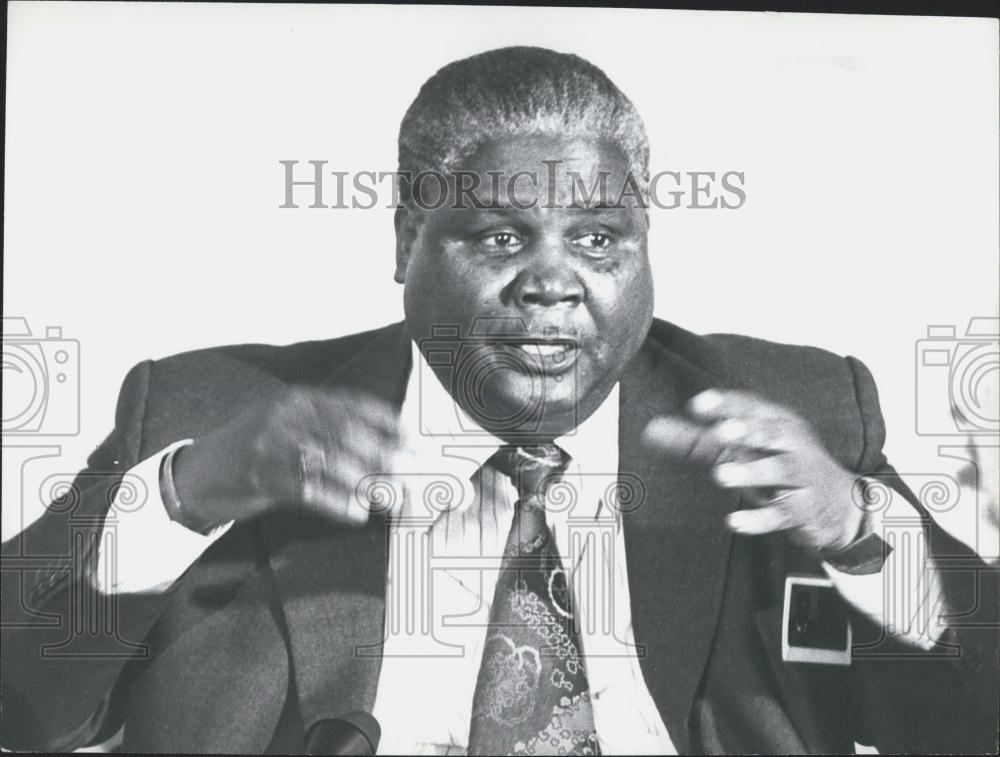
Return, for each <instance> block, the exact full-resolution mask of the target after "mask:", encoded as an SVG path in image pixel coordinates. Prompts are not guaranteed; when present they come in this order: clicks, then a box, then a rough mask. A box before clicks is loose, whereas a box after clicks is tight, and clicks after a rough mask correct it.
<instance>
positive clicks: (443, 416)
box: [2, 48, 997, 753]
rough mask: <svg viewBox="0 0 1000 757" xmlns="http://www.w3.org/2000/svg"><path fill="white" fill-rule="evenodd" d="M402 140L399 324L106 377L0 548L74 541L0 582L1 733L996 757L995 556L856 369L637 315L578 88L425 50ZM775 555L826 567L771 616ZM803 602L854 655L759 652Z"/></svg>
mask: <svg viewBox="0 0 1000 757" xmlns="http://www.w3.org/2000/svg"><path fill="white" fill-rule="evenodd" d="M399 148H400V149H399V156H400V173H401V183H400V189H401V193H400V197H401V206H400V207H399V209H398V211H397V213H396V238H397V248H396V274H395V277H396V280H397V281H398V282H400V283H401V284H403V286H404V304H405V312H406V320H405V323H402V324H396V325H392V326H388V327H386V328H384V329H379V330H377V331H374V332H368V333H362V334H355V335H352V336H348V337H344V338H340V339H334V340H330V341H326V342H314V343H303V344H296V345H291V346H288V347H268V346H263V345H242V346H234V347H223V348H215V349H209V350H204V351H199V352H194V353H189V354H185V355H179V356H175V357H172V358H168V359H165V360H161V361H158V362H155V363H154V362H145V363H142V364H140V365H138V366H136V367H135V368H134V369H133V370H132V372H131V373H130V374H129V376H128V377H126V379H125V382H124V384H123V387H122V392H121V396H120V399H119V404H118V410H117V416H116V425H115V430H114V431H113V432H112V434H111V435H110V436H109V437H108V439H107V440H106V441H105V443H104V444H103V445H102V446H101V447H100V448H99V449H98V450H97V451H96V452H95V453H94V455H93V457H92V459H91V460H90V461H89V468H88V470H87V471H84V472H83V473H82V474H81V477H80V482H81V490H80V492H79V501H78V502H76V503H72V506H70V505H67V504H66V503H54V504H59V506H58V507H56V506H53V507H52V508H51V509H50V512H49V513H47V514H46V515H45V516H44V517H43V518H42V519H41V520H40V521H39V522H37V523H35V524H34V525H32V526H31V527H30V528H28V529H27V530H26V531H25V532H24V533H23V534H22V535H21V536H20V537H18V538H17V539H15V540H13V541H12V542H11V543H10V544H8V545H6V546H5V550H7V551H6V552H5V554H6V555H64V554H73V555H74V559H73V561H72V564H71V565H67V566H65V567H64V566H63V565H62V563H60V562H59V561H58V560H53V563H52V567H51V569H49V570H41V571H37V572H32V573H26V574H22V573H18V572H16V571H13V570H12V571H7V572H6V573H5V575H4V581H5V583H4V611H5V613H7V612H8V608H11V607H14V608H17V609H18V610H19V611H20V616H21V618H22V622H20V623H18V624H17V626H16V627H12V628H11V629H10V630H9V632H7V633H5V638H4V646H3V662H4V674H3V705H4V711H3V715H4V717H3V733H2V742H3V744H4V745H5V746H11V747H22V748H39V749H67V748H73V747H78V746H82V745H84V744H88V743H95V742H97V741H100V740H102V739H104V738H107V736H109V735H110V734H112V733H114V732H115V731H117V730H118V729H119V728H121V727H122V726H124V746H125V748H126V749H130V750H137V751H171V752H186V751H208V752H213V751H221V752H261V751H274V752H295V751H300V750H302V749H303V748H304V745H305V744H306V743H307V742H309V741H310V735H311V734H314V733H315V728H316V725H317V723H322V722H323V721H324V720H325V719H328V718H335V717H337V716H341V715H344V714H345V713H351V712H363V713H371V714H373V715H374V716H375V718H376V719H377V720H378V722H379V723H380V725H381V731H382V740H381V743H380V745H379V749H380V751H381V752H383V753H393V752H414V751H417V752H426V753H451V752H454V753H461V752H463V751H468V752H469V753H498V752H503V753H525V752H527V753H593V752H596V751H602V752H604V753H618V752H630V751H631V752H646V753H656V752H662V753H671V752H680V753H687V752H712V753H726V752H804V751H835V752H841V751H850V750H851V749H852V748H853V746H854V744H855V743H862V744H873V745H875V746H876V747H877V748H879V749H880V750H882V751H980V752H988V751H995V750H996V748H997V742H996V734H995V730H996V728H995V726H996V718H995V716H996V706H997V692H996V682H995V678H996V673H997V658H996V634H995V628H996V620H997V601H996V600H997V596H996V591H995V578H996V576H995V574H991V573H989V572H986V571H985V570H984V568H985V566H983V565H982V563H981V562H979V561H978V559H977V558H976V557H975V555H974V554H972V553H971V552H970V551H969V550H967V549H966V548H964V547H963V546H962V545H960V544H959V543H957V542H955V541H954V540H952V539H950V538H949V537H948V536H947V534H945V533H944V532H943V531H941V530H940V529H939V528H938V527H937V526H936V525H935V524H934V523H933V521H931V520H930V518H929V517H927V514H926V512H925V511H924V510H923V509H922V508H921V507H920V506H919V504H918V503H917V502H916V500H915V498H914V497H913V496H912V495H911V494H910V493H909V492H908V491H907V490H906V488H905V486H904V485H903V484H902V483H901V482H900V481H899V480H898V479H897V478H896V477H895V476H894V473H893V471H892V468H891V467H889V465H888V463H887V462H886V460H885V458H884V456H883V454H882V452H881V447H882V442H883V439H884V428H883V424H882V419H881V415H880V412H879V408H878V401H877V397H876V392H875V387H874V384H873V381H872V378H871V376H870V374H869V373H868V371H867V369H865V367H864V366H863V365H861V364H860V363H859V362H858V361H857V360H854V359H853V358H847V359H846V360H845V359H842V358H839V357H836V356H833V355H830V354H828V353H825V352H822V351H820V350H816V349H812V348H805V347H789V346H782V345H776V344H770V343H766V342H762V341H759V340H753V339H749V338H746V337H737V336H710V337H700V336H695V335H693V334H690V333H688V332H686V331H684V330H682V329H680V328H678V327H676V326H673V325H671V324H668V323H665V322H663V321H659V320H656V319H654V318H653V317H652V313H653V292H652V283H651V275H650V269H649V261H648V256H647V249H646V231H647V226H648V216H647V214H646V208H645V207H644V205H645V203H644V202H643V198H644V193H645V191H646V188H645V182H646V181H647V180H648V146H647V142H646V135H645V131H644V127H643V125H642V121H641V119H640V117H639V115H638V114H637V112H636V111H635V108H634V107H633V106H632V104H631V102H630V101H629V100H628V99H627V98H626V97H625V96H624V95H623V94H622V93H621V92H620V91H619V90H618V88H617V87H615V85H614V84H613V83H612V82H611V81H609V80H608V78H607V77H606V76H605V75H604V74H603V72H601V71H600V70H598V69H597V68H595V67H594V66H593V65H591V64H589V63H588V62H586V61H584V60H582V59H580V58H578V57H576V56H571V55H563V54H558V53H555V52H552V51H549V50H543V49H535V48H506V49H501V50H493V51H490V52H487V53H483V54H481V55H477V56H473V57H472V58H469V59H466V60H462V61H458V62H455V63H452V64H450V65H448V66H446V67H445V68H443V69H442V70H441V71H439V72H438V73H437V74H435V76H433V77H432V78H431V79H430V80H428V81H427V82H426V83H425V84H424V86H423V87H422V89H421V91H420V93H419V94H418V96H417V98H416V100H415V101H414V103H413V104H412V106H411V107H410V109H409V111H408V112H407V114H406V116H405V118H404V119H403V123H402V126H401V129H400V137H399ZM428 176H430V177H431V180H427V181H425V180H423V179H426V178H427V177H428ZM435 176H441V177H446V179H447V180H446V181H444V182H443V183H441V182H436V181H434V180H433V178H434V177H435ZM421 177H422V178H421ZM595 187H596V190H595V189H594V188H595ZM581 188H583V189H586V190H587V191H586V192H585V193H581V192H580V190H581ZM498 189H499V191H498ZM435 193H437V196H435ZM584 194H585V195H586V198H584V197H583V195H584ZM442 200H443V201H442ZM365 254H368V251H365ZM706 294H709V293H706ZM98 474H100V475H98ZM400 482H401V483H400ZM127 484H128V485H131V486H135V487H142V486H145V487H146V489H147V490H148V498H147V500H146V501H145V504H144V505H143V506H142V507H139V508H138V509H131V510H130V508H129V507H128V506H127V501H126V499H127V498H123V491H124V490H125V486H126V485H127ZM886 484H889V485H891V486H892V487H893V490H889V489H888V488H887V487H886ZM442 485H444V486H445V487H446V488H447V489H448V490H449V492H448V494H449V496H446V497H443V498H442V496H441V491H442V489H441V486H442ZM567 486H568V488H567ZM119 487H120V488H119ZM560 487H562V488H560ZM892 491H894V492H895V495H894V496H896V497H899V496H903V497H906V498H907V499H909V500H910V501H911V502H912V507H913V514H914V521H915V522H917V523H918V526H917V531H918V533H919V537H920V538H922V539H925V540H926V544H927V545H928V549H929V552H930V554H931V555H932V562H931V569H930V570H928V571H926V572H924V573H923V574H922V575H921V577H920V578H919V580H918V579H916V578H913V577H911V576H908V575H905V574H902V573H901V572H900V571H895V572H892V571H890V570H889V568H890V566H891V564H892V561H893V560H894V559H895V556H896V555H897V553H899V552H900V551H901V550H893V551H892V552H890V553H889V554H888V555H887V552H888V550H887V549H886V545H885V543H884V542H883V541H882V540H881V538H880V536H879V533H877V532H878V531H879V530H880V525H879V523H878V522H877V518H876V517H874V516H873V515H872V513H870V512H868V509H871V508H866V507H865V505H866V504H869V503H870V502H871V501H872V500H874V499H876V497H875V496H873V494H872V493H873V492H874V493H876V494H878V493H881V494H882V495H885V496H890V495H891V494H892ZM567 503H568V504H567ZM587 529H591V530H590V531H588V530H587ZM589 533H593V534H595V536H594V538H590V537H589V536H588V534H589ZM70 544H76V545H78V546H79V548H78V549H77V550H76V552H72V553H71V552H69V551H68V545H70ZM7 564H8V565H10V566H12V567H16V565H17V564H16V563H13V562H11V561H10V560H8V563H7ZM947 565H950V566H951V568H952V569H951V570H946V569H945V568H946V566H947ZM955 566H958V569H955ZM8 573H9V575H8ZM798 574H806V575H808V576H812V577H813V578H820V579H822V578H824V577H825V576H827V575H829V576H830V577H831V580H832V582H833V585H834V586H835V587H836V588H835V589H834V590H832V594H831V593H829V592H828V593H827V594H823V595H822V597H825V599H823V598H821V595H820V594H817V593H812V594H810V593H806V594H802V593H799V595H798V596H799V597H802V596H805V597H806V599H805V600H799V599H796V601H795V603H794V607H795V608H797V609H796V610H795V611H794V613H799V615H798V616H796V617H791V616H790V617H788V618H786V617H785V609H784V607H785V604H787V603H786V598H787V597H788V596H790V595H789V594H788V592H790V591H792V589H790V588H788V587H787V586H786V583H787V579H788V577H789V576H793V577H794V576H795V575H798ZM8 579H9V580H8ZM896 591H902V592H910V593H913V595H914V596H915V597H917V600H916V601H918V602H922V603H924V605H923V609H924V610H925V611H926V615H927V618H928V621H927V623H926V624H924V626H922V627H921V628H919V629H914V628H913V627H912V626H911V624H909V623H907V622H903V623H897V622H896V621H895V620H893V619H891V618H888V617H886V616H885V609H884V608H885V605H886V603H885V602H884V601H882V600H884V593H885V592H896ZM831 596H832V598H833V599H832V604H831V599H830V598H831ZM872 596H875V597H876V600H875V601H872V600H871V597H872ZM879 597H881V598H882V599H881V600H880V599H879ZM22 598H23V601H22ZM810 603H816V604H817V606H819V604H823V606H824V607H825V608H826V609H825V610H824V611H823V612H821V613H818V614H817V615H816V617H815V618H813V617H812V616H811V615H808V612H809V608H810V607H811V606H812V605H811V604H810ZM95 607H96V608H101V609H100V612H104V613H107V614H108V616H110V617H112V618H113V619H114V627H113V629H112V632H108V631H107V630H106V629H105V628H104V626H102V625H101V624H100V623H88V622H87V621H88V620H91V619H92V618H93V612H92V610H91V609H90V608H95ZM81 608H82V609H81ZM410 611H412V612H410ZM88 612H90V613H91V614H89V615H88ZM794 613H793V614H794ZM802 613H807V616H806V617H802V616H801V615H802ZM845 614H846V616H847V617H849V620H850V629H851V633H852V636H850V637H848V636H847V635H846V634H847V630H846V629H847V624H846V623H842V622H841V621H840V620H837V619H838V618H841V619H842V618H843V617H844V616H845ZM5 617H6V616H5ZM823 618H826V620H824V619H823ZM100 619H101V618H98V620H100ZM817 619H818V620H817ZM904 620H908V619H904ZM810 623H813V624H814V625H815V624H818V625H819V628H818V632H819V633H820V636H821V637H822V638H824V639H825V641H824V642H823V643H824V644H825V645H826V647H825V648H824V649H825V650H826V651H831V650H833V651H836V649H837V648H844V647H845V645H849V644H850V643H851V642H852V641H853V644H854V645H855V655H854V659H853V660H849V662H850V664H849V665H848V664H827V663H824V662H817V661H812V662H796V661H794V660H793V659H792V655H788V654H784V653H783V651H782V647H783V640H786V639H785V635H786V632H787V633H788V634H791V633H792V631H794V632H795V633H796V634H798V636H796V637H795V638H796V639H800V637H802V636H803V635H805V636H808V634H809V632H810V631H809V624H810ZM789 627H794V628H792V630H789ZM70 628H71V629H72V632H69V630H70ZM842 662H846V661H842Z"/></svg>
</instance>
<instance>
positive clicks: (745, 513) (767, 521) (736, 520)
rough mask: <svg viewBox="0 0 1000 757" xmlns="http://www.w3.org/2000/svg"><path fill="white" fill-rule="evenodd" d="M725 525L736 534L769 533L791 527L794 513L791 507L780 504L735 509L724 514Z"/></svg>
mask: <svg viewBox="0 0 1000 757" xmlns="http://www.w3.org/2000/svg"><path fill="white" fill-rule="evenodd" d="M726 525H727V526H728V527H729V528H730V529H732V530H733V531H735V532H736V533H738V534H748V535H758V534H769V533H773V532H775V531H785V530H787V529H789V528H791V527H792V526H793V525H794V514H793V510H792V508H791V507H788V506H786V505H781V504H778V505H772V506H770V507H762V508H760V509H759V510H737V511H736V512H732V513H729V515H727V516H726Z"/></svg>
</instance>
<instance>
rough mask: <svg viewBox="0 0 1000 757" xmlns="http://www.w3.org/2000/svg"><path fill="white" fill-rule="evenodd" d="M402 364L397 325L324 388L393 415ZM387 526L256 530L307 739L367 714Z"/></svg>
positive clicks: (300, 522)
mask: <svg viewBox="0 0 1000 757" xmlns="http://www.w3.org/2000/svg"><path fill="white" fill-rule="evenodd" d="M410 362H411V359H410V348H409V339H408V337H407V336H406V334H405V331H404V328H403V324H395V325H393V326H389V327H387V328H385V329H382V330H381V331H379V332H378V333H377V334H376V335H375V337H374V338H373V339H372V341H371V342H369V343H368V344H367V345H366V346H365V347H363V348H362V349H361V350H360V351H359V352H358V353H357V354H356V355H355V356H354V357H353V358H351V359H350V360H348V361H347V363H346V364H344V365H343V367H342V368H341V369H339V370H337V371H336V372H335V373H334V374H333V375H332V376H330V377H329V379H328V380H327V381H326V385H328V386H330V387H336V388H352V389H360V390H364V391H366V392H368V393H371V394H374V395H376V396H378V397H380V398H382V399H384V400H386V401H387V402H389V403H390V404H391V405H392V406H393V407H395V408H396V409H397V410H398V409H399V408H400V407H401V405H402V402H403V397H404V394H405V389H406V382H407V378H408V376H409V372H410ZM387 526H388V524H387V522H386V520H385V519H384V518H383V517H381V516H373V517H372V518H371V520H370V521H369V523H368V525H367V526H366V527H365V528H362V529H357V530H349V529H344V528H339V527H335V526H333V525H331V524H330V523H329V522H327V521H325V520H324V519H321V518H318V517H315V516H304V515H299V514H279V515H276V516H273V517H270V518H268V519H266V521H264V522H262V524H261V532H262V534H263V537H264V539H265V541H266V543H267V551H268V559H269V562H270V567H271V572H272V575H273V581H274V588H275V592H276V594H277V597H278V601H279V602H280V604H281V608H282V610H283V614H284V618H285V621H286V624H287V634H288V645H289V650H290V651H289V655H290V662H291V666H292V671H293V674H294V676H295V688H296V690H297V692H298V697H299V711H300V713H301V715H302V722H303V725H304V727H305V729H306V730H308V729H309V727H310V726H311V725H312V724H313V723H315V722H316V721H317V720H319V719H321V718H324V717H333V716H335V715H338V714H343V713H346V712H350V711H352V710H361V711H365V712H371V711H372V708H373V707H374V704H375V692H376V688H377V685H378V676H379V670H380V667H381V653H380V652H379V651H378V645H379V644H380V642H381V641H382V636H383V623H384V614H385V577H386V567H385V566H386V547H385V545H386V538H387ZM373 645H374V646H375V650H374V651H370V650H369V649H368V648H371V647H372V646H373Z"/></svg>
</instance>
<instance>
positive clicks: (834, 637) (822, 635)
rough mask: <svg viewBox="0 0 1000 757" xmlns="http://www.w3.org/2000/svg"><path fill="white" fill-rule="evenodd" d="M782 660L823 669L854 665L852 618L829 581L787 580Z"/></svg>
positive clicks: (797, 577)
mask: <svg viewBox="0 0 1000 757" xmlns="http://www.w3.org/2000/svg"><path fill="white" fill-rule="evenodd" d="M781 659H783V660H784V661H785V662H811V663H820V664H824V665H850V664H851V622H850V618H848V616H847V609H846V607H845V606H844V601H843V600H842V599H841V597H840V595H839V594H838V593H837V590H836V589H835V588H834V586H833V581H831V580H830V579H829V578H823V577H820V576H805V575H789V576H786V577H785V605H784V611H783V613H782V617H781Z"/></svg>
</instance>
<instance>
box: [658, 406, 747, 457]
mask: <svg viewBox="0 0 1000 757" xmlns="http://www.w3.org/2000/svg"><path fill="white" fill-rule="evenodd" d="M642 438H643V441H644V442H645V443H647V444H650V445H654V446H656V447H658V448H659V449H660V450H662V451H663V452H664V453H665V454H666V455H668V456H669V457H671V458H673V459H674V460H678V461H686V462H694V463H701V464H705V465H712V464H714V463H715V462H716V461H718V460H720V459H723V457H724V456H725V455H726V453H727V448H728V446H729V444H728V443H727V442H726V441H725V440H724V439H722V438H720V437H719V435H718V434H717V433H715V430H714V429H713V428H712V427H710V426H703V425H701V424H699V423H695V422H693V421H691V420H689V419H687V418H684V417H682V416H679V415H664V416H660V417H659V418H654V419H653V420H651V421H650V422H649V423H648V424H647V425H646V428H645V429H644V430H643V434H642Z"/></svg>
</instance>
